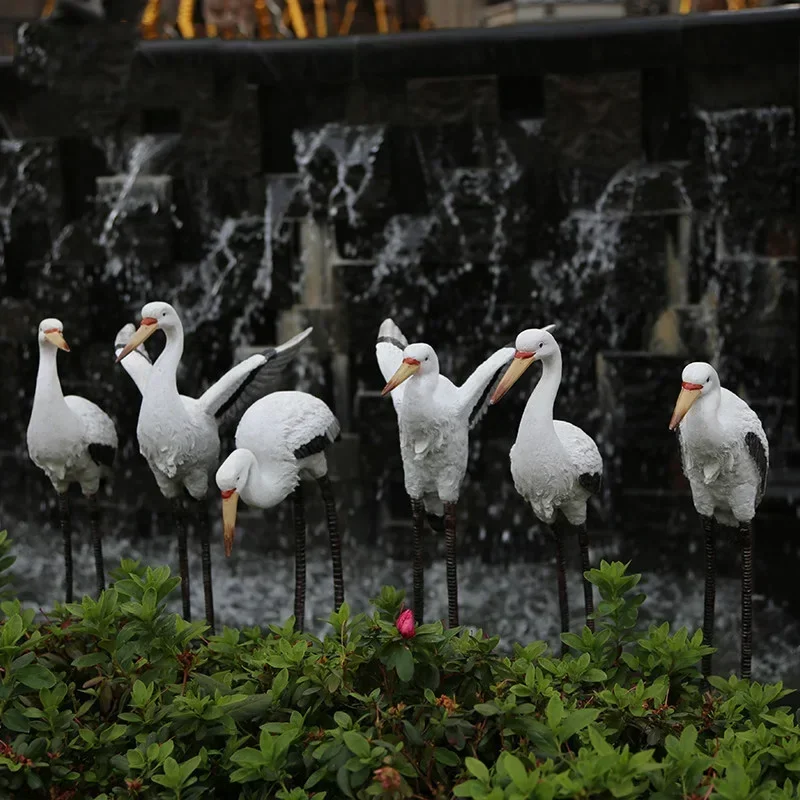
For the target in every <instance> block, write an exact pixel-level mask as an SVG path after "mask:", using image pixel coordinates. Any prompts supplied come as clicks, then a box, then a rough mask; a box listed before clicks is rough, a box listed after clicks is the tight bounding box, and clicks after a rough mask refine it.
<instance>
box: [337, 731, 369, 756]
mask: <svg viewBox="0 0 800 800" xmlns="http://www.w3.org/2000/svg"><path fill="white" fill-rule="evenodd" d="M342 738H343V739H344V743H345V744H346V745H347V749H348V750H349V751H350V752H351V753H352V754H353V755H354V756H358V758H369V756H370V747H369V742H368V741H367V740H366V739H365V738H364V736H363V735H362V734H360V733H358V731H345V732H344V734H343V737H342Z"/></svg>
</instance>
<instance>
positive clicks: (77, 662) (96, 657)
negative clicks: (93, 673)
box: [72, 653, 108, 669]
mask: <svg viewBox="0 0 800 800" xmlns="http://www.w3.org/2000/svg"><path fill="white" fill-rule="evenodd" d="M107 661H108V653H86V655H83V656H78V658H76V659H74V660H73V662H72V666H73V667H75V668H76V669H84V668H85V667H94V666H96V665H97V664H102V663H103V662H107Z"/></svg>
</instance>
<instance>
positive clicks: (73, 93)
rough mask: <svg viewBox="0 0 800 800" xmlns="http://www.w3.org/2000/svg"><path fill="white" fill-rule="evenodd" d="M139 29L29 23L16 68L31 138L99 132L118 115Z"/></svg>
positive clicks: (24, 29) (22, 35) (20, 34)
mask: <svg viewBox="0 0 800 800" xmlns="http://www.w3.org/2000/svg"><path fill="white" fill-rule="evenodd" d="M137 38H138V32H137V29H136V26H135V25H132V24H110V23H102V24H86V25H53V24H49V23H48V22H45V21H41V22H39V21H37V22H31V23H25V24H23V25H21V26H20V28H19V32H18V36H17V53H16V56H15V58H14V70H15V72H16V74H17V76H18V77H19V79H20V80H21V81H22V82H23V84H24V85H25V86H26V87H27V93H26V95H25V100H24V103H23V107H22V112H21V115H22V117H23V119H24V122H25V125H26V128H27V129H28V131H29V132H30V135H33V136H74V135H87V134H88V135H101V134H104V133H106V132H108V131H110V130H111V129H112V128H113V127H114V126H115V125H116V124H117V122H118V120H119V119H120V117H121V115H122V112H123V109H124V106H125V101H126V87H127V84H128V79H129V77H130V70H131V64H132V62H133V54H134V48H135V45H136V40H137Z"/></svg>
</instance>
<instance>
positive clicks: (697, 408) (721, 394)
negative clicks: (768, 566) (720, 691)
mask: <svg viewBox="0 0 800 800" xmlns="http://www.w3.org/2000/svg"><path fill="white" fill-rule="evenodd" d="M681 381H682V387H681V391H680V394H679V395H678V400H677V402H676V403H675V410H674V411H673V414H672V419H671V420H670V423H669V429H670V430H671V431H674V430H677V432H678V439H679V442H680V448H681V461H682V463H683V472H684V474H685V475H686V477H687V478H688V479H689V486H690V487H691V490H692V499H693V501H694V507H695V509H696V510H697V513H698V514H699V515H700V519H701V520H702V523H703V532H704V536H705V556H706V558H705V560H706V581H705V608H704V613H703V643H704V644H707V645H709V646H712V645H713V643H714V600H715V594H716V585H715V582H716V575H715V568H716V565H715V561H716V553H715V550H716V542H715V527H716V524H717V523H719V524H720V525H728V526H732V527H738V529H739V544H740V547H741V552H742V631H741V672H742V678H745V679H749V678H750V663H751V658H752V629H751V626H752V620H753V607H752V602H753V598H752V593H753V573H752V541H753V539H752V531H751V524H752V521H753V517H755V515H756V508H758V505H759V503H760V502H761V499H762V498H763V497H764V492H765V491H766V488H767V473H768V472H769V443H768V442H767V437H766V434H765V433H764V428H763V426H762V425H761V420H759V418H758V416H757V414H756V413H755V411H753V409H752V408H750V406H749V405H747V403H745V401H744V400H742V399H741V398H740V397H737V396H736V395H735V394H734V393H733V392H730V391H728V390H727V389H723V388H722V386H721V385H720V382H719V375H717V371H716V370H715V369H714V368H713V367H712V366H711V364H706V363H705V362H703V361H695V362H693V363H691V364H689V365H688V366H686V367H685V368H684V370H683V375H682V376H681ZM702 666H703V674H704V675H708V674H709V673H710V672H711V656H710V655H709V656H706V657H705V658H704V659H703V665H702Z"/></svg>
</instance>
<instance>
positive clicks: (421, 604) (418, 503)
mask: <svg viewBox="0 0 800 800" xmlns="http://www.w3.org/2000/svg"><path fill="white" fill-rule="evenodd" d="M411 515H412V517H413V520H414V528H413V548H414V553H413V556H412V558H413V561H412V565H411V569H412V573H413V580H414V584H413V586H414V588H413V601H412V602H413V605H414V619H415V620H416V621H417V625H422V619H423V617H424V615H425V573H424V571H423V568H422V535H423V531H424V525H425V507H424V505H423V503H422V500H414V499H413V498H412V500H411Z"/></svg>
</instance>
